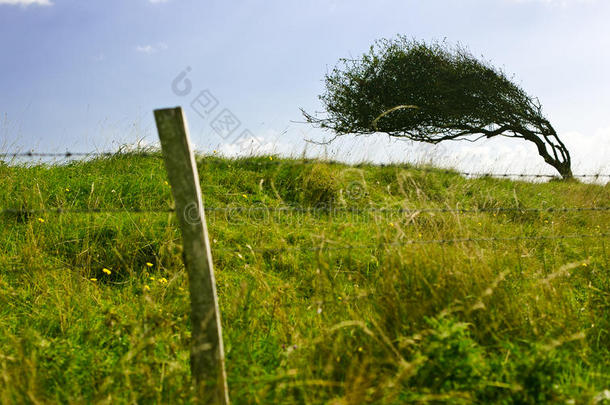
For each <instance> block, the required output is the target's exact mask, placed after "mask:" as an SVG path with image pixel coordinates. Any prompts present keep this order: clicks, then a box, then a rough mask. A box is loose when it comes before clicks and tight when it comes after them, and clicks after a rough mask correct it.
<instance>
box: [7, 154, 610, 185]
mask: <svg viewBox="0 0 610 405" xmlns="http://www.w3.org/2000/svg"><path fill="white" fill-rule="evenodd" d="M121 155H137V156H142V157H158V158H161V157H162V154H161V152H160V151H157V152H154V151H151V152H147V151H117V152H71V151H66V152H35V151H28V152H4V153H0V159H17V158H29V159H32V158H63V159H70V158H78V157H112V156H121ZM202 155H203V154H202V153H201V152H199V153H198V156H202ZM253 157H254V158H256V156H253ZM320 162H322V163H328V164H346V163H343V162H339V161H333V160H325V161H319V160H315V159H305V160H301V161H296V162H293V161H291V162H290V163H288V164H290V165H299V164H301V165H307V164H315V163H320ZM248 164H254V165H258V166H272V165H273V166H275V165H281V164H286V163H285V162H282V161H281V159H279V160H274V161H273V160H272V161H264V162H260V161H259V162H256V161H253V162H248ZM355 166H358V165H357V164H356V165H355ZM382 166H383V165H382ZM407 168H408V169H411V170H415V171H424V172H441V173H446V174H459V175H462V176H466V177H475V178H481V177H483V178H484V177H492V178H547V179H559V178H561V176H559V175H557V174H541V173H486V172H476V171H472V172H471V171H457V170H448V169H434V168H417V167H407ZM572 177H574V178H582V179H599V178H610V173H593V174H585V173H583V174H580V173H579V174H574V175H573V176H572Z"/></svg>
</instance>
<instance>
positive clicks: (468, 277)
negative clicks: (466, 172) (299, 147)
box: [0, 154, 610, 404]
mask: <svg viewBox="0 0 610 405" xmlns="http://www.w3.org/2000/svg"><path fill="white" fill-rule="evenodd" d="M198 166H199V173H200V177H201V182H202V190H203V194H204V200H205V204H206V206H208V207H233V208H235V207H255V209H252V210H250V211H244V210H240V209H233V208H232V209H230V210H228V211H227V210H213V211H210V212H208V214H207V215H208V217H207V221H208V226H209V232H210V237H211V238H212V251H213V256H214V265H215V271H216V277H217V282H218V292H219V300H220V307H221V313H222V324H223V328H224V330H223V333H224V342H225V348H226V353H227V372H228V379H229V388H230V396H231V399H232V402H233V403H235V404H242V403H261V404H268V403H283V404H284V403H286V404H291V403H307V404H310V403H330V404H362V403H380V404H400V403H405V402H416V403H426V402H430V403H472V402H480V403H516V404H528V403H531V404H534V403H545V402H561V403H566V401H569V402H567V403H602V401H603V399H602V398H603V397H604V395H607V394H604V390H608V389H610V267H609V266H608V252H607V249H610V246H606V244H607V243H608V239H607V238H605V237H603V236H602V234H608V233H609V231H610V229H609V225H610V213H609V212H608V211H593V212H591V211H583V212H522V211H504V212H503V211H499V212H496V211H493V210H492V211H489V212H484V213H456V212H449V213H439V212H436V213H434V212H425V211H424V212H419V211H417V210H416V208H419V209H427V208H460V209H472V208H484V209H493V208H498V207H513V208H514V207H520V208H524V207H539V208H546V207H561V206H570V207H589V206H597V207H604V206H608V202H609V201H610V186H608V185H606V186H602V185H591V184H582V183H578V182H548V183H538V184H533V183H527V182H515V181H511V180H498V179H491V178H483V179H465V178H463V177H461V176H460V175H458V174H456V173H451V172H447V171H442V170H434V169H430V170H426V171H423V170H420V169H418V168H414V167H409V166H399V165H395V166H384V167H380V166H370V165H359V166H347V165H343V164H338V163H324V162H314V161H309V162H307V163H306V164H303V162H301V161H296V160H288V159H280V158H276V157H257V158H248V159H239V160H231V159H225V158H220V157H203V158H200V159H198ZM0 180H1V183H2V185H3V187H2V188H1V189H0V209H4V208H11V209H15V210H18V211H19V212H17V213H5V214H4V215H3V216H2V217H0V403H45V402H69V403H134V402H137V403H176V402H178V403H180V402H192V401H193V400H192V397H191V391H190V385H189V380H190V376H189V366H188V361H189V360H188V359H189V352H188V345H189V337H190V335H189V333H190V332H189V318H188V311H189V299H188V295H187V291H188V288H187V277H186V275H185V273H184V269H183V267H182V264H181V240H180V233H179V230H178V229H177V226H176V221H175V218H174V216H173V214H170V213H167V212H166V213H163V212H160V213H146V212H142V213H133V212H132V213H130V212H110V213H104V212H101V213H62V214H56V213H40V214H31V213H29V211H30V210H44V209H50V208H57V207H61V208H62V209H64V210H86V209H100V210H102V211H104V210H115V211H120V210H122V209H125V210H133V209H140V210H147V209H156V208H164V209H165V208H170V207H171V206H172V198H171V193H170V191H171V190H170V188H169V186H168V185H167V183H166V182H165V180H166V175H165V170H164V166H163V162H162V160H161V159H160V157H159V156H152V157H151V156H140V155H137V154H123V155H117V156H115V157H112V158H108V159H106V158H105V159H96V160H90V161H86V162H77V163H70V164H68V165H61V166H49V165H36V166H7V165H4V164H1V163H0ZM285 206H298V207H309V208H315V207H317V208H320V207H326V208H329V207H342V208H349V210H343V211H341V210H337V211H331V212H328V211H327V210H324V209H312V210H311V211H307V212H300V211H288V212H282V211H269V212H267V211H265V210H262V209H261V207H285ZM401 207H403V208H404V207H407V208H410V209H414V210H413V211H411V212H409V213H399V212H397V211H379V210H377V211H375V210H371V211H365V209H369V208H388V209H395V208H401ZM351 209H357V210H359V211H358V212H352V211H351ZM573 234H586V235H598V236H597V237H591V238H573V239H553V238H554V237H556V236H558V235H573ZM520 236H526V237H529V238H532V239H523V240H510V238H515V237H520ZM542 237H548V238H549V239H537V238H542ZM462 238H473V239H477V238H508V239H509V240H498V241H463V242H454V243H446V244H436V243H431V244H423V243H422V244H414V243H407V242H408V241H411V240H416V241H426V240H439V239H462ZM350 246H351V248H349V247H350ZM147 263H150V264H152V267H149V265H147ZM104 268H105V269H109V270H110V271H111V274H106V273H105V272H104V271H103V269H104ZM92 279H96V281H92Z"/></svg>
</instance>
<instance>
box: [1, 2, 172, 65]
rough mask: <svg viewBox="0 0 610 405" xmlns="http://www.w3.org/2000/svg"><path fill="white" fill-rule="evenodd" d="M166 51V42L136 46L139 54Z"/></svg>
mask: <svg viewBox="0 0 610 405" xmlns="http://www.w3.org/2000/svg"><path fill="white" fill-rule="evenodd" d="M0 1H1V0H0ZM166 49H167V44H166V43H165V42H159V43H157V44H156V45H138V46H136V51H137V52H141V53H146V54H148V55H151V54H153V53H157V52H160V51H164V50H166Z"/></svg>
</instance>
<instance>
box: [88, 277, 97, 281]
mask: <svg viewBox="0 0 610 405" xmlns="http://www.w3.org/2000/svg"><path fill="white" fill-rule="evenodd" d="M89 280H91V281H97V278H95V277H91V278H90V279H89Z"/></svg>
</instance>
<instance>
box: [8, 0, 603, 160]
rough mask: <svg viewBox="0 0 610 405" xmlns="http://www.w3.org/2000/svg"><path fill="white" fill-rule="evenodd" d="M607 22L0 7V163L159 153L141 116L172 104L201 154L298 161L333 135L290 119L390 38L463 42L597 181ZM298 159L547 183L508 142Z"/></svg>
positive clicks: (549, 12) (379, 12)
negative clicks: (223, 122)
mask: <svg viewBox="0 0 610 405" xmlns="http://www.w3.org/2000/svg"><path fill="white" fill-rule="evenodd" d="M607 21H610V2H608V1H605V0H604V1H603V0H597V1H596V0H426V1H415V0H403V1H397V0H395V1H390V0H379V1H375V2H372V1H361V0H335V1H333V0H327V1H322V0H312V1H306V2H303V1H299V2H297V1H292V0H282V1H279V0H267V1H230V2H229V1H215V0H208V1H205V2H204V1H195V0H165V1H159V0H157V1H150V0H129V1H125V0H106V1H82V0H80V1H79V0H0V49H2V63H1V64H0V113H1V114H2V117H1V118H0V124H1V126H0V149H3V150H14V149H21V150H29V149H35V150H52V151H59V152H63V151H65V150H68V149H69V150H76V151H89V150H92V149H103V150H106V149H113V148H116V147H117V146H118V145H120V144H123V143H134V142H137V141H138V140H140V139H144V142H147V143H154V142H155V141H156V132H155V127H154V121H153V117H152V110H153V109H155V108H160V107H168V106H175V105H182V106H183V107H184V108H185V111H186V113H187V115H188V118H189V123H190V126H191V136H192V138H193V141H194V142H195V143H196V144H197V146H198V147H199V148H200V149H202V150H206V151H211V150H220V151H222V152H223V153H226V154H234V153H239V148H236V147H235V142H234V139H233V138H234V136H235V135H236V134H237V133H238V132H241V131H242V130H245V129H248V130H249V131H250V133H252V134H253V136H254V137H256V139H257V140H258V141H259V142H261V143H262V144H263V145H264V148H267V149H265V150H267V151H275V152H278V153H286V154H290V153H291V154H300V153H301V152H302V151H303V149H304V148H305V143H304V141H303V138H311V139H317V140H320V139H322V138H323V137H324V136H326V137H328V135H325V134H324V133H321V132H319V131H318V130H312V129H311V128H310V127H309V126H307V125H304V124H298V123H295V122H293V121H301V120H302V117H301V115H300V112H299V108H300V107H303V108H305V109H306V110H310V111H315V110H319V109H320V108H321V106H320V105H319V103H318V100H317V95H318V94H320V92H321V91H322V85H323V82H322V78H323V76H324V73H325V72H326V71H327V70H328V69H330V68H332V66H333V65H334V64H335V63H336V62H337V60H338V59H339V58H340V57H349V56H358V55H359V54H361V53H362V52H363V51H365V50H366V49H367V48H368V47H369V46H370V44H371V43H372V42H373V41H374V40H375V39H377V38H381V37H391V36H394V35H396V34H398V33H400V34H405V35H407V36H412V37H414V38H418V39H423V40H434V39H438V40H442V39H444V38H446V39H447V40H448V41H449V42H453V43H456V42H460V43H462V44H464V45H466V46H468V47H469V48H470V50H471V51H472V52H473V53H474V54H475V55H483V56H485V58H486V59H488V60H490V61H491V62H492V64H494V65H496V66H499V67H502V68H503V69H505V70H506V71H507V72H509V73H514V74H515V80H517V82H518V83H520V84H521V85H522V86H523V87H524V88H525V89H526V90H527V91H528V92H529V93H530V94H533V95H535V96H537V97H539V98H540V100H541V102H542V104H543V106H544V110H545V112H546V114H547V116H548V117H549V118H550V120H551V122H552V123H553V125H554V126H555V127H556V129H557V130H558V132H559V133H560V135H561V136H562V137H563V138H564V140H565V142H566V143H567V144H568V147H569V148H570V149H571V151H572V154H573V155H574V156H573V160H574V163H575V166H576V167H575V169H576V171H580V172H589V171H600V170H602V171H604V170H605V171H606V172H608V171H610V164H609V161H610V75H609V74H608V72H610V28H609V24H608V23H607ZM186 67H190V72H189V73H188V75H187V79H188V80H190V82H191V85H192V91H191V93H189V95H187V96H178V95H176V94H174V92H173V91H172V81H173V80H174V78H175V77H176V76H177V75H178V74H179V73H180V72H181V71H183V70H184V69H185V68H186ZM203 90H208V91H209V93H207V94H211V95H213V97H214V98H215V99H216V100H217V101H218V107H217V109H216V110H215V111H213V113H212V114H211V115H210V116H208V117H205V118H202V117H201V116H199V115H198V114H197V113H196V112H195V111H193V110H192V107H191V106H190V103H191V101H192V100H193V98H195V97H196V96H197V95H198V94H199V93H200V92H201V91H203ZM225 108H226V109H229V110H230V111H231V112H232V113H233V114H234V116H235V117H237V118H238V119H239V121H240V123H241V125H240V127H239V129H238V130H237V132H236V134H234V136H233V137H227V139H226V140H225V139H223V138H222V137H220V136H218V135H217V134H216V133H215V132H214V131H213V129H212V128H211V127H210V122H211V120H212V119H213V118H214V115H215V114H216V113H217V112H219V111H221V110H222V109H225ZM507 141H508V142H507ZM307 153H309V154H327V155H328V154H330V155H331V156H333V157H338V158H341V159H351V160H364V159H366V160H373V161H390V160H391V161H400V160H434V161H437V162H440V163H441V164H446V165H453V166H458V167H461V168H469V169H470V168H480V169H496V170H508V169H509V168H510V169H517V170H543V171H549V169H548V168H546V166H545V165H544V163H543V162H541V159H539V158H538V157H537V155H536V153H535V148H534V147H533V146H530V145H527V144H525V143H523V142H519V141H514V140H506V141H500V140H494V141H486V142H483V143H480V144H467V145H459V144H455V143H453V144H451V145H441V146H439V147H430V146H428V145H421V144H412V143H405V142H398V143H397V142H392V141H389V140H388V139H387V137H383V136H374V137H368V138H365V139H356V140H354V139H353V138H345V139H342V140H341V141H339V142H337V143H335V144H333V145H331V146H330V147H328V148H326V150H324V149H323V148H320V147H314V146H312V145H309V146H307ZM511 171H514V170H511Z"/></svg>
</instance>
